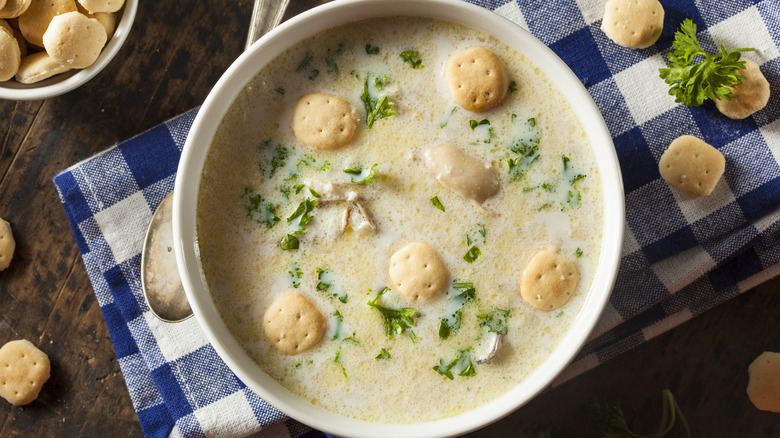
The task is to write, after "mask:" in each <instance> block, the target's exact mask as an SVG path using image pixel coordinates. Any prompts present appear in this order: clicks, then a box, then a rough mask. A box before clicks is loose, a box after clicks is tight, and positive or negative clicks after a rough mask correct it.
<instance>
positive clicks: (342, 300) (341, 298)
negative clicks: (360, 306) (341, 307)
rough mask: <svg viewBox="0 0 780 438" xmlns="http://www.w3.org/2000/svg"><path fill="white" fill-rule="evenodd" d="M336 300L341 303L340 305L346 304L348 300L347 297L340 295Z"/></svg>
mask: <svg viewBox="0 0 780 438" xmlns="http://www.w3.org/2000/svg"><path fill="white" fill-rule="evenodd" d="M338 300H339V301H341V302H342V303H344V304H346V303H347V300H349V295H347V294H341V295H339V296H338Z"/></svg>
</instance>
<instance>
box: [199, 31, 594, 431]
mask: <svg viewBox="0 0 780 438" xmlns="http://www.w3.org/2000/svg"><path fill="white" fill-rule="evenodd" d="M474 46H478V47H485V48H488V49H489V50H491V51H492V52H493V53H495V54H496V55H497V56H498V58H500V59H501V60H502V61H503V63H504V64H505V66H506V70H507V74H508V78H509V83H508V86H507V88H508V91H507V94H506V97H505V98H504V99H503V101H502V102H501V104H500V105H498V106H497V107H495V108H492V109H490V110H488V111H485V112H481V113H474V112H471V111H468V110H466V109H464V108H461V107H459V106H458V105H457V104H456V103H455V101H454V100H453V98H452V97H451V96H450V93H449V90H448V87H447V83H446V81H445V78H444V77H443V71H444V69H443V67H444V65H445V62H446V60H447V59H448V56H450V55H451V54H453V53H456V52H459V51H461V50H463V49H466V48H469V47H474ZM314 92H316V93H324V94H326V95H329V96H337V97H339V98H340V99H343V100H344V101H346V102H347V103H348V104H349V106H351V108H352V109H353V110H354V111H355V115H356V116H357V119H358V125H357V129H356V130H355V134H354V137H353V138H352V139H351V141H350V142H349V144H347V145H346V146H344V147H341V148H336V149H332V150H321V149H315V148H311V147H308V146H306V145H304V144H302V143H301V142H300V141H299V140H298V138H297V137H296V136H295V135H294V133H293V129H292V117H293V110H294V108H295V106H296V104H297V103H298V101H299V99H301V97H302V96H304V95H306V94H308V93H314ZM440 145H450V146H454V147H457V148H459V149H460V150H461V151H462V152H464V153H465V154H468V155H469V156H471V157H472V158H474V159H476V160H479V161H480V162H482V163H484V166H485V168H487V169H489V170H490V171H491V172H493V173H494V174H495V176H496V177H497V181H498V191H497V192H496V193H495V194H492V193H491V195H492V196H489V197H488V198H487V199H485V200H484V202H481V203H478V202H476V201H475V200H473V199H467V198H466V197H464V196H462V194H461V193H459V192H457V191H456V190H453V189H451V188H448V187H445V186H444V185H443V184H442V183H440V182H439V181H438V180H437V178H436V176H435V175H433V174H432V173H431V172H430V169H429V168H428V166H427V164H426V152H429V151H431V150H432V148H435V147H437V146H440ZM599 180H600V178H599V174H598V168H597V166H596V160H595V157H594V155H593V152H592V150H591V149H590V147H589V145H588V143H587V139H586V137H585V134H584V132H583V129H582V127H581V126H580V123H579V121H578V120H577V119H576V118H575V116H574V115H573V113H572V111H571V109H570V107H569V105H568V103H567V101H566V100H565V97H564V96H562V95H561V93H560V92H559V91H558V90H556V87H555V84H554V83H552V82H551V81H550V80H549V79H548V78H547V77H546V76H545V75H544V74H543V73H542V71H541V70H539V69H538V68H537V67H535V66H534V64H533V60H530V59H526V58H525V57H524V56H523V55H521V54H519V53H518V52H516V51H515V50H513V49H511V48H510V47H508V46H507V45H506V44H504V43H502V42H501V41H498V40H496V39H495V38H493V37H491V36H490V35H488V34H486V33H484V32H481V31H478V30H475V29H471V28H467V27H464V26H462V25H458V24H452V23H446V22H439V21H433V20H428V19H416V18H407V17H393V18H382V19H371V20H367V21H361V22H356V23H351V24H348V25H344V26H340V27H337V28H334V29H331V30H329V31H327V32H324V33H322V34H319V35H317V36H316V37H314V38H310V39H308V40H306V41H304V42H302V43H300V44H298V45H296V46H294V47H293V48H292V49H290V50H288V51H286V52H285V53H283V54H282V55H281V56H279V57H278V58H277V59H275V60H273V61H272V62H270V63H269V64H268V66H267V67H265V68H264V69H263V70H261V71H260V72H259V73H258V74H257V76H256V77H255V78H254V79H253V80H252V81H251V83H250V84H249V85H248V86H247V87H246V88H245V89H244V90H243V91H242V92H241V93H240V95H239V96H238V98H237V99H236V101H235V103H234V104H233V105H232V108H231V110H230V111H229V113H228V114H227V115H226V116H225V118H224V120H223V121H222V123H221V125H220V128H219V130H218V133H217V134H216V135H215V138H214V140H213V143H212V145H211V148H210V152H209V155H208V158H207V160H206V164H205V167H204V170H203V173H202V180H201V186H200V189H199V200H198V210H197V211H198V217H197V230H198V231H197V232H198V244H199V251H200V257H201V263H202V269H203V275H204V277H205V280H206V282H207V284H208V287H209V289H210V292H211V294H212V296H213V299H214V302H215V304H216V306H217V308H218V309H219V312H220V313H221V315H222V317H223V319H224V321H225V323H226V324H227V326H228V327H229V329H230V331H231V332H232V333H233V335H234V336H235V337H236V338H237V339H238V340H239V342H240V343H241V345H242V346H243V348H244V349H245V350H246V352H247V353H248V354H249V355H250V356H251V357H252V358H253V359H254V360H255V361H256V362H257V364H258V365H259V366H260V367H261V368H262V369H263V370H264V371H265V372H266V373H268V374H269V375H270V376H271V377H272V378H274V379H275V380H277V381H278V382H279V383H280V384H281V385H283V386H284V387H285V388H287V389H288V390H289V391H291V392H292V393H294V394H297V395H298V396H300V397H302V398H303V399H305V400H308V401H310V402H311V403H313V404H315V405H318V406H321V407H323V408H324V409H327V410H329V411H333V412H336V413H339V414H343V415H345V416H348V417H353V418H357V419H363V420H367V421H374V422H388V423H390V422H392V423H410V422H419V421H426V420H435V419H440V418H444V417H448V416H452V415H456V414H459V413H462V412H464V411H467V410H469V409H472V408H474V407H476V406H478V405H480V404H483V403H485V402H487V401H490V400H492V399H494V398H496V397H497V396H499V395H501V394H503V393H504V392H506V391H507V390H509V389H511V388H512V387H513V386H515V385H517V384H518V383H519V382H521V381H522V380H523V379H525V378H526V377H527V376H528V374H529V373H530V372H531V371H533V370H534V369H535V368H536V367H538V366H539V365H540V364H541V363H542V361H544V360H545V359H546V358H547V357H548V356H549V354H550V352H551V351H552V350H553V348H555V346H556V345H557V344H558V343H559V340H560V339H561V337H562V335H563V334H565V333H566V331H567V329H568V327H570V325H571V323H572V322H573V320H574V318H575V317H576V316H577V313H578V312H579V310H580V308H581V307H582V304H583V301H584V299H585V295H586V294H587V291H588V290H589V288H590V285H591V282H592V279H593V274H594V271H595V268H596V263H597V260H598V256H599V251H600V241H601V236H602V232H603V230H602V202H601V188H600V186H599ZM480 201H482V199H480ZM411 242H422V243H425V244H427V245H428V246H429V247H430V248H433V250H435V253H437V254H438V255H439V256H440V258H441V261H442V262H443V264H444V266H445V267H446V271H447V277H446V278H447V285H446V288H445V289H446V290H444V291H443V292H442V293H440V294H439V295H438V296H436V297H433V298H431V299H429V300H427V301H414V302H413V301H410V300H408V299H406V298H404V297H402V296H401V295H399V293H398V289H397V288H396V285H395V284H394V282H393V281H392V280H391V278H390V274H389V273H388V269H389V266H390V259H391V257H392V256H393V254H394V253H396V251H398V250H399V249H401V248H403V247H405V246H406V245H407V244H409V243H411ZM540 250H549V251H552V252H554V253H556V254H560V255H561V256H563V257H564V258H566V259H567V260H570V261H571V263H572V264H573V266H575V267H576V270H577V271H578V273H579V281H578V282H576V289H575V291H574V293H573V294H572V298H571V299H569V300H568V301H567V302H566V304H565V305H563V306H562V307H560V308H556V309H554V310H549V311H547V310H546V309H542V310H538V309H535V308H534V307H532V306H530V305H529V304H528V303H527V302H526V301H524V300H523V298H522V297H521V295H520V291H519V279H520V277H521V275H522V274H523V270H524V269H525V268H526V266H528V265H529V261H530V260H531V259H532V257H533V256H534V254H536V253H537V252H539V251H540ZM549 251H548V252H549ZM289 289H295V290H296V291H298V292H299V293H300V294H301V295H303V296H304V297H305V298H306V299H308V301H309V302H310V303H311V304H313V306H314V307H316V309H318V310H319V311H320V312H321V313H322V315H323V316H324V319H325V321H327V324H326V332H325V334H324V336H323V337H322V340H321V341H319V343H317V344H316V345H315V346H314V347H313V348H311V349H309V350H307V351H305V352H302V353H299V354H292V355H287V354H284V353H282V352H281V351H279V350H278V349H277V348H275V346H274V345H273V342H272V341H271V340H269V339H268V338H267V337H266V335H265V334H264V326H263V323H264V321H263V316H264V313H265V312H266V310H267V309H268V308H269V307H270V306H271V303H273V302H274V300H275V299H276V298H277V297H279V296H280V295H281V294H282V293H283V292H285V291H287V290H289ZM499 338H500V339H501V340H502V342H500V343H498V342H496V341H497V340H498V339H499Z"/></svg>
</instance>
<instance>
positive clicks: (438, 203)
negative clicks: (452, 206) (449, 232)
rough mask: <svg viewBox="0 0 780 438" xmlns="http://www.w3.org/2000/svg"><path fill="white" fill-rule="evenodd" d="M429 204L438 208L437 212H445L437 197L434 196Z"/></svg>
mask: <svg viewBox="0 0 780 438" xmlns="http://www.w3.org/2000/svg"><path fill="white" fill-rule="evenodd" d="M431 204H433V206H434V207H436V208H438V209H439V210H441V211H445V210H444V205H443V204H442V203H441V201H439V197H438V196H434V197H433V198H431Z"/></svg>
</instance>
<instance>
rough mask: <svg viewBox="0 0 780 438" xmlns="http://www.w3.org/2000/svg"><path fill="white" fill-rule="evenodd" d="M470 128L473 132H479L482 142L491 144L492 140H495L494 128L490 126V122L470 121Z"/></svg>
mask: <svg viewBox="0 0 780 438" xmlns="http://www.w3.org/2000/svg"><path fill="white" fill-rule="evenodd" d="M469 127H470V128H471V130H472V131H478V133H479V134H480V139H479V140H480V141H481V142H483V143H490V139H491V138H493V126H491V125H490V120H488V119H482V120H480V121H476V120H469Z"/></svg>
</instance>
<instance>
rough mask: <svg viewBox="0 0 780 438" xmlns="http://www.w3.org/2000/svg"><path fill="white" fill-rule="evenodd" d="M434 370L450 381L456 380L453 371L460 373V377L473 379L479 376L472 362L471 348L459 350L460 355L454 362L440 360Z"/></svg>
mask: <svg viewBox="0 0 780 438" xmlns="http://www.w3.org/2000/svg"><path fill="white" fill-rule="evenodd" d="M433 369H434V371H436V372H437V373H439V374H441V375H442V376H444V377H446V378H448V379H450V380H455V378H454V376H453V375H452V373H453V371H454V372H456V373H458V375H459V376H465V377H471V376H476V375H477V370H476V368H474V364H473V363H472V362H471V348H467V349H465V350H458V353H457V354H456V355H455V358H454V359H452V360H449V361H445V360H444V359H439V365H436V366H434V367H433Z"/></svg>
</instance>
